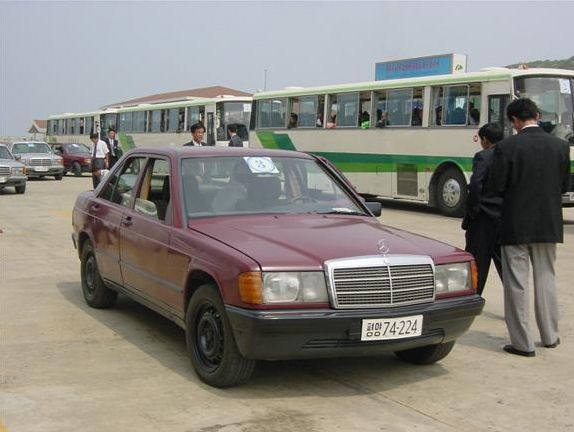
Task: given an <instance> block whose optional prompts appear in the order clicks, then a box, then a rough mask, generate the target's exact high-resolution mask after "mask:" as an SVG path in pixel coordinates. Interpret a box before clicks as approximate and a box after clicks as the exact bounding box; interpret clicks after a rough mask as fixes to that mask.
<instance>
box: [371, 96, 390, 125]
mask: <svg viewBox="0 0 574 432" xmlns="http://www.w3.org/2000/svg"><path fill="white" fill-rule="evenodd" d="M374 98H375V112H376V119H375V122H374V124H375V127H377V128H384V127H386V126H387V95H386V93H385V92H384V91H381V92H376V93H375V95H374Z"/></svg>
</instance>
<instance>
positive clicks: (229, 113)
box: [217, 102, 251, 141]
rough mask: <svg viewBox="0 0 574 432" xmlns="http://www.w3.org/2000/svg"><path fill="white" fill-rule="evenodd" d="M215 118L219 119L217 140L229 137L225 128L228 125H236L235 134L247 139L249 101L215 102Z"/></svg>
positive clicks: (249, 111)
mask: <svg viewBox="0 0 574 432" xmlns="http://www.w3.org/2000/svg"><path fill="white" fill-rule="evenodd" d="M217 118H218V119H219V126H218V128H217V140H218V141H225V140H228V139H229V138H230V137H229V134H228V133H227V128H228V127H229V126H230V125H235V126H236V127H237V135H239V138H241V139H242V140H243V141H247V140H248V139H249V121H250V118H251V103H250V102H220V103H218V104H217Z"/></svg>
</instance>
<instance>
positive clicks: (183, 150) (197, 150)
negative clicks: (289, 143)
mask: <svg viewBox="0 0 574 432" xmlns="http://www.w3.org/2000/svg"><path fill="white" fill-rule="evenodd" d="M129 154H150V155H152V154H153V155H164V156H170V157H175V158H181V157H215V156H219V157H223V156H237V157H249V156H251V157H255V156H268V157H291V158H302V159H313V157H312V156H310V155H308V154H306V153H301V152H298V151H293V150H268V149H254V148H237V147H215V146H204V147H192V146H185V147H184V146H182V147H164V148H145V147H137V148H135V149H132V150H130V152H129Z"/></svg>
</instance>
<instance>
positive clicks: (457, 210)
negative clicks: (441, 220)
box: [436, 168, 467, 217]
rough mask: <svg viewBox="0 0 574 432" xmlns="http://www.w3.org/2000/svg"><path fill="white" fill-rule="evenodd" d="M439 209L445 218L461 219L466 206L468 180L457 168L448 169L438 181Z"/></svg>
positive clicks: (437, 200)
mask: <svg viewBox="0 0 574 432" xmlns="http://www.w3.org/2000/svg"><path fill="white" fill-rule="evenodd" d="M436 194H437V195H436V202H437V206H438V209H439V210H440V212H441V213H442V214H444V215H445V216H453V217H460V216H462V215H463V213H464V206H465V204H466V196H467V193H466V180H465V178H464V176H463V175H462V173H461V172H460V171H459V170H457V169H455V168H448V169H447V170H446V171H445V172H443V173H442V174H441V176H440V177H439V179H438V185H437V189H436Z"/></svg>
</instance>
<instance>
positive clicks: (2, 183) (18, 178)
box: [0, 175, 27, 187]
mask: <svg viewBox="0 0 574 432" xmlns="http://www.w3.org/2000/svg"><path fill="white" fill-rule="evenodd" d="M26 179H27V177H26V176H25V175H23V176H22V175H9V176H0V187H10V186H24V185H25V184H26Z"/></svg>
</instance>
